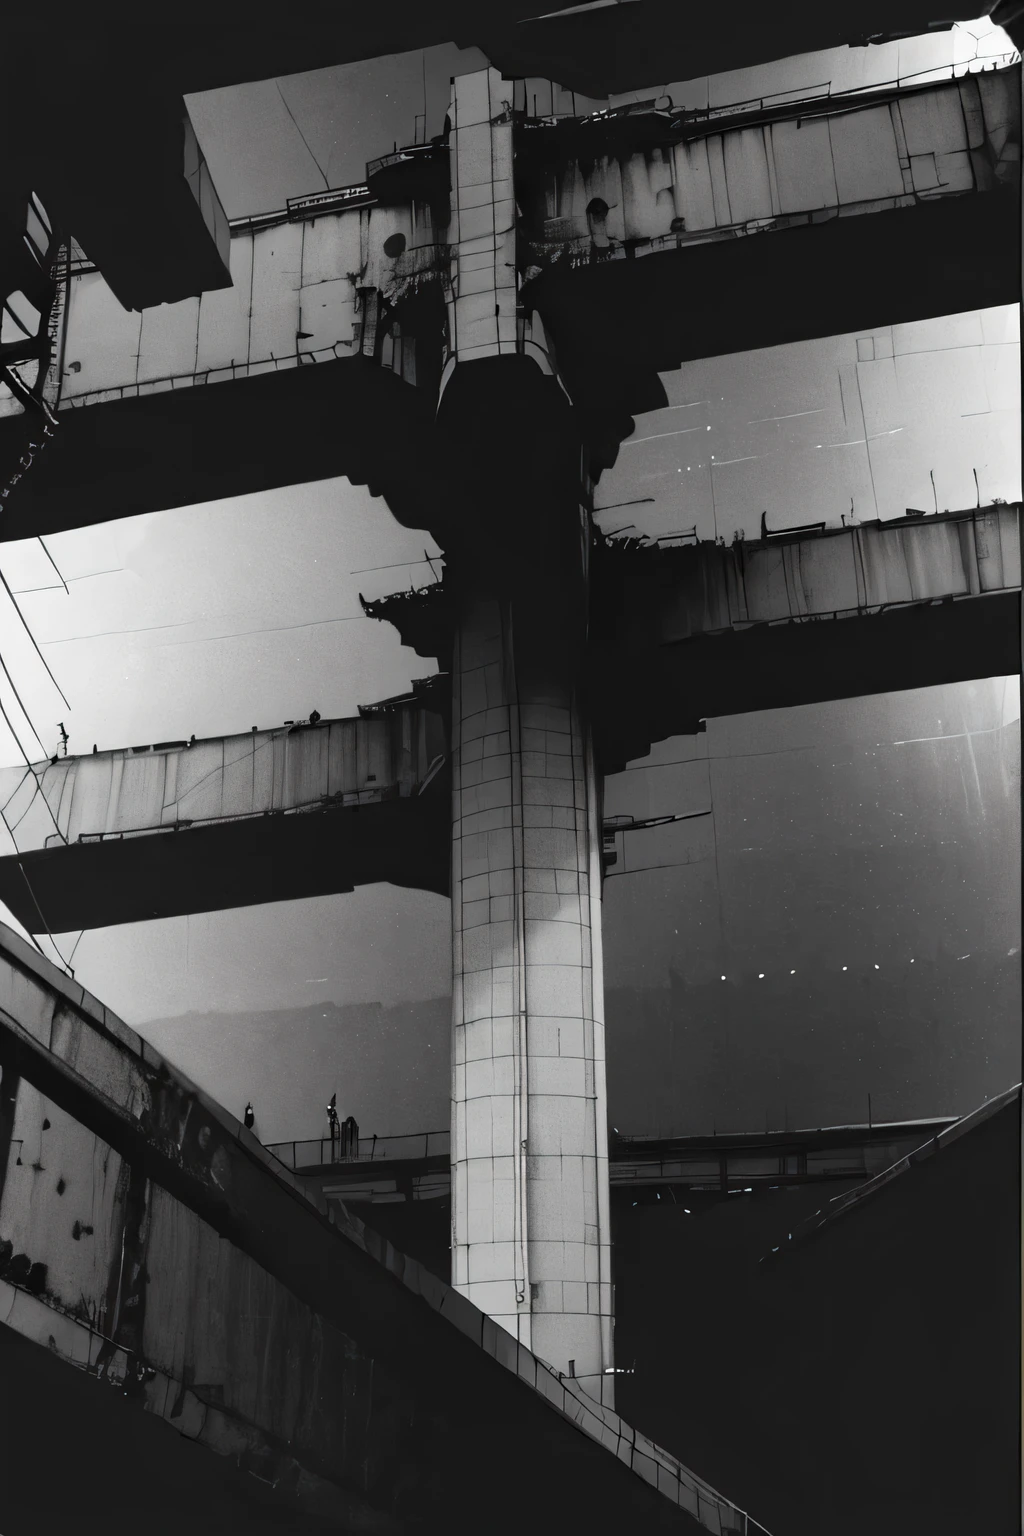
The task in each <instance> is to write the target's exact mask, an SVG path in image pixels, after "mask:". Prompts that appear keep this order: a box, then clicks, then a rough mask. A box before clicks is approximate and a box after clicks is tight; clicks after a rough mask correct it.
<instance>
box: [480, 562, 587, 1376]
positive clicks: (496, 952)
mask: <svg viewBox="0 0 1024 1536" xmlns="http://www.w3.org/2000/svg"><path fill="white" fill-rule="evenodd" d="M547 595H549V594H545V597H546V596H547ZM548 606H549V605H548V603H547V602H546V601H545V600H544V599H543V598H542V597H541V595H540V593H539V592H535V594H534V597H533V600H532V601H531V600H530V599H529V598H521V599H515V598H512V597H510V596H508V595H505V596H486V595H484V596H477V595H473V594H469V595H467V596H466V597H465V598H464V599H463V600H462V601H461V603H460V614H459V622H458V628H457V638H456V644H455V659H454V666H453V717H452V736H453V741H452V762H453V770H454V787H453V815H452V924H453V971H454V980H453V1040H452V1269H453V1274H452V1281H453V1284H454V1285H455V1287H456V1288H457V1289H458V1290H460V1291H461V1292H462V1293H463V1294H464V1295H465V1296H467V1297H468V1298H469V1299H470V1300H471V1301H472V1302H474V1304H475V1305H477V1306H478V1307H480V1308H481V1310H482V1311H484V1312H486V1313H487V1314H488V1315H489V1316H491V1317H492V1318H494V1319H495V1321H496V1322H498V1323H500V1324H501V1326H502V1327H504V1328H506V1329H507V1330H508V1331H509V1332H510V1333H512V1334H513V1335H515V1336H516V1337H518V1338H519V1339H520V1340H521V1341H522V1342H523V1343H524V1344H526V1345H527V1346H528V1347H529V1348H530V1349H532V1350H533V1351H534V1353H536V1354H537V1355H539V1356H540V1357H541V1358H542V1359H544V1360H546V1361H548V1363H549V1364H550V1365H552V1366H554V1367H555V1368H556V1369H558V1370H560V1371H564V1372H566V1373H569V1372H570V1371H573V1372H574V1373H575V1375H576V1376H577V1377H578V1378H580V1379H581V1381H582V1384H583V1385H584V1387H585V1390H587V1391H588V1392H589V1393H590V1394H591V1395H592V1396H594V1397H596V1398H598V1399H599V1400H602V1401H604V1402H605V1403H608V1404H609V1405H610V1404H611V1402H612V1384H613V1381H614V1377H613V1376H612V1375H610V1374H609V1375H605V1374H604V1371H605V1368H606V1367H610V1366H611V1364H612V1297H611V1250H610V1232H609V1195H608V1145H607V1114H606V1095H605V1054H604V1010H603V978H602V953H601V865H600V848H601V842H600V825H599V817H600V809H599V803H598V793H597V782H596V779H595V773H594V767H593V759H592V755H591V750H590V742H589V732H588V730H587V727H586V723H585V719H584V716H583V713H582V711H581V708H580V702H579V698H578V695H577V692H576V686H575V675H574V663H573V661H572V659H571V647H570V648H569V649H568V650H565V649H562V648H560V647H559V646H558V645H557V644H556V643H551V644H549V643H548V642H547V637H546V636H545V635H544V633H542V632H541V629H539V628H538V626H542V625H543V622H544V621H543V617H542V615H541V613H540V611H539V610H542V609H544V608H547V607H548ZM524 658H525V662H524Z"/></svg>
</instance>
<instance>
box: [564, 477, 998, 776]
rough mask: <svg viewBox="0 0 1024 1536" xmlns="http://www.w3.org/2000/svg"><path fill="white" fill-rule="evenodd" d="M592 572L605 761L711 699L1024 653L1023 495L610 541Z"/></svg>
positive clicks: (606, 765) (732, 710) (947, 673)
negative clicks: (811, 529)
mask: <svg viewBox="0 0 1024 1536" xmlns="http://www.w3.org/2000/svg"><path fill="white" fill-rule="evenodd" d="M593 584H594V591H595V593H599V594H600V602H599V603H598V604H597V605H596V606H595V610H594V611H595V624H594V629H593V637H592V639H593V645H592V651H591V656H590V667H591V689H590V692H591V701H592V704H591V707H592V719H593V729H594V736H595V742H596V749H597V752H598V758H599V761H600V763H601V766H602V769H603V771H604V772H605V773H614V772H616V771H618V770H619V769H621V768H622V767H624V766H625V764H626V763H627V762H628V761H630V760H631V759H633V758H637V757H643V756H645V755H646V753H647V752H648V751H649V750H650V747H651V744H652V743H653V742H655V741H660V740H664V739H665V738H667V737H668V736H672V735H676V734H679V733H682V732H687V731H695V730H697V729H698V728H699V722H700V721H701V719H707V718H710V717H711V716H713V715H727V714H739V713H742V712H744V711H746V710H752V709H753V710H756V709H771V708H779V707H782V706H785V705H791V704H805V703H813V702H817V701H820V700H824V699H835V698H851V697H859V696H861V695H863V694H869V693H882V692H890V691H892V690H894V689H900V688H923V687H929V686H933V685H935V684H938V683H944V682H957V681H968V680H970V679H972V678H977V677H997V676H1002V675H1009V674H1012V673H1014V672H1017V671H1019V669H1020V598H1019V594H1020V509H1019V507H1002V506H1000V507H987V508H982V509H979V510H978V511H977V512H964V513H951V514H948V515H947V514H940V515H938V516H935V515H930V516H927V517H920V518H917V517H915V518H901V519H899V520H896V521H893V522H889V523H875V524H871V525H863V526H861V527H857V528H853V529H847V530H840V529H835V530H827V531H825V532H823V533H820V534H819V533H809V534H808V533H804V534H802V535H791V536H787V537H785V538H778V539H772V538H769V539H762V540H757V541H754V540H748V541H739V542H737V543H734V544H732V545H730V546H727V547H722V546H717V545H713V544H700V545H697V546H684V547H675V548H669V547H656V546H648V547H639V546H637V545H636V544H633V545H631V546H629V545H618V546H616V545H613V544H609V545H605V546H602V547H599V548H598V549H597V550H596V551H595V557H594V577H593ZM808 626H813V628H808ZM812 636H813V643H809V641H810V639H811V637H812Z"/></svg>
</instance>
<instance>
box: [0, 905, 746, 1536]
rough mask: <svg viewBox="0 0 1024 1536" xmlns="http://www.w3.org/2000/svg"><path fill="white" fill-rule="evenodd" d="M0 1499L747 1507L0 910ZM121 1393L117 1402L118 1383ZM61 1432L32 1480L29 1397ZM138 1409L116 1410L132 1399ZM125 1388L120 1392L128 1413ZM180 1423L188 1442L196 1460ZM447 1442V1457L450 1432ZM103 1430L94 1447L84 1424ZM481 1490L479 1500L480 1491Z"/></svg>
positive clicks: (692, 1516) (154, 1526) (311, 1509)
mask: <svg viewBox="0 0 1024 1536" xmlns="http://www.w3.org/2000/svg"><path fill="white" fill-rule="evenodd" d="M0 1074H2V1075H0V1304H2V1307H3V1318H4V1321H3V1324H2V1325H0V1361H2V1370H3V1379H4V1414H5V1418H4V1428H5V1436H4V1443H5V1473H4V1521H5V1526H6V1529H7V1530H8V1531H9V1532H12V1533H13V1536H17V1533H18V1532H19V1531H22V1530H27V1529H29V1528H36V1529H47V1530H49V1529H56V1528H57V1527H58V1525H59V1524H62V1523H64V1521H65V1520H66V1519H71V1520H72V1521H75V1522H76V1523H77V1524H78V1525H79V1528H85V1529H93V1528H98V1527H95V1526H94V1524H93V1522H92V1520H91V1519H86V1516H87V1515H88V1514H89V1512H90V1511H91V1510H92V1509H94V1508H95V1507H96V1506H95V1504H94V1503H93V1502H92V1500H91V1497H90V1495H89V1492H88V1489H87V1488H86V1487H85V1486H84V1485H83V1481H82V1479H83V1478H84V1477H85V1476H86V1474H87V1469H88V1468H89V1467H90V1465H92V1466H93V1470H94V1466H95V1464H94V1462H92V1460H91V1458H93V1457H96V1456H99V1458H100V1460H101V1461H102V1459H103V1456H104V1454H106V1455H108V1456H109V1441H110V1437H111V1436H113V1437H115V1438H116V1439H117V1442H118V1444H119V1447H120V1451H119V1455H120V1457H121V1458H122V1459H123V1460H124V1462H125V1465H124V1466H123V1467H122V1468H121V1470H120V1471H119V1472H118V1475H117V1476H114V1477H111V1479H110V1485H109V1487H106V1488H105V1489H104V1492H103V1497H102V1506H103V1510H104V1520H105V1521H107V1522H109V1521H110V1520H113V1521H115V1523H119V1522H121V1521H124V1520H127V1519H138V1518H139V1514H140V1510H142V1509H145V1511H146V1515H145V1518H146V1525H147V1528H148V1529H150V1530H153V1531H155V1532H158V1533H160V1536H164V1533H167V1536H170V1533H171V1532H172V1531H175V1530H180V1529H181V1528H182V1526H183V1525H184V1526H187V1528H188V1529H190V1530H198V1531H202V1532H211V1533H212V1532H213V1531H215V1530H218V1529H220V1530H223V1529H225V1528H228V1529H245V1530H247V1531H249V1530H263V1529H280V1528H281V1523H282V1522H283V1521H285V1520H288V1519H289V1516H290V1519H291V1521H296V1520H299V1519H300V1518H301V1519H302V1529H304V1530H305V1529H309V1530H311V1531H315V1530H323V1531H325V1532H326V1531H327V1530H337V1529H339V1528H340V1529H345V1530H352V1531H368V1532H380V1533H382V1536H386V1533H396V1536H397V1533H399V1532H405V1533H417V1532H422V1533H423V1536H427V1533H428V1532H431V1531H435V1530H437V1529H438V1528H439V1526H440V1525H442V1524H444V1525H446V1526H448V1527H450V1528H451V1529H454V1530H471V1529H474V1528H475V1527H476V1524H477V1522H478V1520H479V1512H480V1510H481V1509H486V1510H488V1511H489V1513H488V1516H487V1520H488V1529H489V1530H494V1531H497V1532H508V1533H510V1536H511V1533H512V1532H514V1531H517V1530H521V1529H522V1526H523V1524H524V1523H525V1522H527V1521H528V1522H529V1523H530V1525H531V1527H532V1528H533V1529H535V1530H537V1531H539V1532H543V1533H550V1536H555V1533H556V1532H557V1531H560V1530H564V1529H565V1527H566V1525H567V1524H568V1523H571V1522H573V1521H576V1520H579V1519H581V1518H588V1516H587V1511H588V1510H590V1511H591V1513H590V1515H589V1518H590V1519H591V1520H592V1521H604V1522H607V1521H613V1522H614V1523H615V1524H616V1526H621V1528H622V1529H628V1528H631V1522H632V1523H633V1524H635V1523H636V1522H637V1521H639V1522H641V1524H642V1527H643V1529H644V1530H645V1531H646V1530H650V1531H666V1532H668V1531H679V1532H685V1531H693V1532H697V1531H700V1530H704V1531H711V1532H714V1533H715V1536H720V1533H723V1532H730V1533H731V1532H737V1533H739V1532H742V1533H749V1536H754V1533H755V1532H759V1531H761V1529H762V1528H761V1527H760V1526H759V1525H758V1524H757V1522H756V1521H754V1520H751V1519H749V1518H748V1517H747V1515H746V1514H745V1513H744V1512H743V1511H742V1510H740V1509H737V1508H736V1507H735V1506H734V1505H732V1504H731V1503H730V1502H729V1500H728V1499H726V1498H723V1497H722V1495H720V1494H718V1493H717V1492H716V1491H715V1490H714V1489H712V1488H710V1487H709V1486H708V1485H707V1484H706V1483H704V1482H703V1481H702V1480H701V1479H700V1478H698V1477H696V1476H694V1474H692V1473H691V1472H689V1471H688V1470H687V1469H686V1468H685V1467H683V1466H682V1465H681V1464H680V1463H679V1462H678V1461H677V1460H676V1459H675V1458H674V1457H672V1456H670V1455H668V1454H667V1453H666V1452H664V1451H662V1450H661V1449H660V1448H659V1447H657V1446H655V1445H654V1444H653V1443H652V1442H650V1441H649V1440H647V1439H646V1437H645V1436H643V1435H640V1434H637V1433H635V1432H634V1431H633V1430H632V1429H630V1428H628V1426H626V1425H624V1424H623V1423H622V1421H621V1420H620V1419H619V1417H618V1415H617V1414H615V1413H614V1412H613V1411H612V1409H611V1408H609V1407H602V1406H601V1405H600V1404H599V1403H597V1402H595V1401H594V1400H593V1398H592V1397H589V1396H587V1395H586V1394H585V1393H584V1392H582V1391H581V1390H580V1388H579V1384H578V1383H577V1382H576V1381H573V1380H572V1379H570V1378H567V1377H565V1376H564V1375H562V1374H561V1373H559V1372H557V1371H555V1370H553V1369H551V1368H550V1367H548V1366H547V1365H546V1364H544V1363H543V1362H542V1361H541V1360H538V1359H537V1358H536V1357H535V1356H534V1355H532V1354H531V1353H530V1352H529V1351H528V1350H527V1349H526V1348H525V1347H523V1346H522V1345H520V1344H518V1343H517V1342H516V1340H514V1339H513V1338H511V1337H510V1336H509V1335H508V1334H507V1333H506V1332H505V1331H504V1330H503V1329H501V1328H498V1327H496V1326H495V1324H494V1323H493V1322H491V1321H490V1320H489V1319H488V1318H486V1317H485V1316H484V1315H483V1314H482V1313H481V1312H479V1311H478V1310H477V1309H476V1307H474V1306H472V1305H471V1304H470V1303H469V1302H468V1301H467V1300H466V1299H465V1298H464V1297H462V1296H459V1295H457V1294H456V1292H455V1291H453V1290H452V1289H450V1288H449V1286H447V1285H446V1284H444V1283H443V1282H442V1281H440V1280H438V1279H437V1278H436V1277H435V1276H434V1275H432V1274H431V1273H430V1272H429V1271H428V1270H426V1269H424V1268H423V1267H422V1266H421V1265H420V1264H418V1263H416V1262H415V1261H414V1260H412V1259H409V1258H406V1257H405V1256H404V1255H403V1254H401V1253H398V1252H396V1251H395V1250H394V1248H393V1247H392V1246H391V1244H390V1243H388V1242H386V1241H384V1240H383V1239H381V1238H380V1237H378V1236H377V1234H376V1233H374V1232H372V1231H371V1230H369V1229H368V1228H365V1227H364V1226H363V1225H362V1223H361V1222H360V1221H359V1220H358V1219H357V1218H356V1217H355V1216H353V1215H350V1214H349V1213H348V1212H347V1211H346V1210H345V1209H344V1208H341V1207H338V1206H329V1205H328V1203H327V1201H326V1200H325V1199H324V1197H323V1196H322V1195H319V1194H318V1193H317V1192H316V1191H313V1190H311V1189H308V1188H306V1187H305V1186H303V1184H302V1183H301V1182H300V1181H299V1180H297V1179H296V1178H295V1177H294V1175H292V1174H290V1173H289V1172H288V1171H287V1170H286V1169H285V1168H284V1167H282V1165H281V1164H280V1163H278V1162H277V1161H276V1159H274V1158H273V1157H272V1156H271V1155H270V1153H268V1152H267V1151H265V1150H264V1149H263V1147H261V1146H260V1144H259V1143H258V1142H257V1141H256V1139H255V1137H254V1136H252V1135H251V1134H250V1133H249V1132H248V1131H246V1130H245V1129H244V1127H242V1126H241V1125H239V1124H238V1122H237V1121H235V1120H233V1119H232V1117H231V1116H230V1115H228V1114H227V1113H226V1111H224V1110H223V1109H221V1107H220V1106H219V1105H217V1104H214V1103H213V1102H212V1101H211V1100H210V1099H209V1098H207V1096H206V1095H205V1094H204V1093H203V1092H202V1091H201V1090H200V1089H199V1088H197V1087H196V1086H195V1085H194V1084H193V1083H191V1082H189V1081H188V1079H187V1078H185V1077H183V1076H182V1075H181V1073H179V1072H178V1071H176V1070H175V1069H174V1068H173V1067H171V1066H170V1065H169V1063H167V1062H166V1061H164V1060H162V1059H161V1057H159V1056H158V1055H157V1053H156V1052H155V1051H153V1050H152V1049H151V1048H150V1047H149V1046H148V1045H146V1044H145V1043H144V1042H143V1041H142V1040H140V1039H139V1037H138V1036H137V1035H135V1034H134V1033H133V1032H132V1031H131V1030H130V1029H128V1028H127V1027H126V1026H125V1025H124V1024H123V1023H122V1022H121V1020H120V1019H118V1018H116V1017H115V1016H114V1015H113V1014H112V1013H111V1012H110V1011H109V1010H108V1009H106V1008H104V1007H103V1005H102V1004H101V1003H98V1002H97V1001H96V999H95V998H92V997H90V996H89V994H88V993H86V992H84V991H83V990H82V988H81V987H80V986H78V985H76V984H75V983H74V982H72V981H70V980H69V979H68V978H67V977H66V976H64V975H63V974H62V973H61V972H60V971H59V970H57V968H56V967H54V966H53V965H51V964H49V963H48V962H47V961H45V960H42V959H41V958H40V957H39V956H38V955H37V954H35V953H34V951H33V950H32V949H31V948H30V947H29V946H28V945H27V944H25V943H24V942H23V941H22V940H21V939H19V938H18V937H17V936H16V935H15V934H13V933H12V932H11V931H10V930H9V929H6V928H0ZM126 1400H127V1401H126ZM37 1407H38V1408H39V1411H41V1412H44V1413H45V1420H46V1424H47V1433H48V1434H49V1435H51V1436H52V1437H53V1438H54V1440H55V1441H56V1443H57V1444H59V1445H60V1446H61V1447H62V1452H61V1456H62V1474H61V1476H59V1477H47V1478H40V1475H39V1458H38V1434H39V1428H38V1424H39V1420H38V1417H37V1413H36V1409H37ZM140 1409H141V1410H143V1412H142V1413H140V1412H139V1411H138V1410H140ZM132 1410H134V1411H132ZM189 1442H192V1444H193V1445H197V1446H202V1447H205V1448H206V1450H207V1451H209V1452H213V1453H215V1458H216V1459H217V1462H216V1465H215V1466H214V1465H212V1463H211V1462H196V1461H195V1460H194V1459H193V1458H192V1456H191V1447H190V1446H189ZM456 1445H458V1446H459V1452H458V1454H455V1453H454V1447H455V1446H456ZM104 1446H106V1451H105V1452H104V1450H103V1447H104ZM496 1489H500V1490H501V1497H500V1498H495V1490H496Z"/></svg>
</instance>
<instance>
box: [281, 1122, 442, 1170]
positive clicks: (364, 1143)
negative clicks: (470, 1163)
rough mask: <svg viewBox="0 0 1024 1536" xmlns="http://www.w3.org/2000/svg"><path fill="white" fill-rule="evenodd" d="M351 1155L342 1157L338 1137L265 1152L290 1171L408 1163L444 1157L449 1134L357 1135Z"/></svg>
mask: <svg viewBox="0 0 1024 1536" xmlns="http://www.w3.org/2000/svg"><path fill="white" fill-rule="evenodd" d="M357 1145H358V1151H357V1152H356V1154H355V1155H354V1156H352V1155H351V1154H348V1155H344V1156H343V1155H342V1143H341V1140H340V1138H339V1137H337V1136H335V1137H334V1138H333V1139H332V1138H331V1137H329V1136H320V1137H313V1138H310V1139H309V1140H306V1141H276V1142H271V1143H269V1144H268V1146H267V1149H266V1150H267V1151H268V1152H270V1153H272V1154H273V1156H274V1157H276V1158H277V1160H278V1162H279V1163H283V1164H284V1166H285V1167H286V1168H290V1169H291V1170H292V1171H293V1172H294V1171H295V1170H296V1169H297V1168H331V1167H334V1166H335V1165H337V1164H339V1163H349V1164H350V1163H379V1162H385V1161H388V1162H406V1161H409V1162H412V1161H419V1159H421V1158H426V1157H447V1156H448V1155H449V1153H450V1151H451V1132H450V1131H420V1132H416V1133H413V1134H411V1135H407V1136H360V1137H359V1140H358V1143H357Z"/></svg>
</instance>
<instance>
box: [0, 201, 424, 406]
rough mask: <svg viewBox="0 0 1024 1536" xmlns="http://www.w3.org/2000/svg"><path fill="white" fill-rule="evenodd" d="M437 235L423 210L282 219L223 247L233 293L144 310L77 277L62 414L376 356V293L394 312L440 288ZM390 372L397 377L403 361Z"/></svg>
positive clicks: (90, 277)
mask: <svg viewBox="0 0 1024 1536" xmlns="http://www.w3.org/2000/svg"><path fill="white" fill-rule="evenodd" d="M227 233H228V231H227V226H226V225H225V236H227ZM395 236H399V237H400V241H399V242H397V243H400V245H401V250H398V251H396V253H395V254H394V255H388V254H387V252H386V250H385V244H386V243H388V242H391V241H392V237H395ZM437 239H438V235H437V231H436V230H435V228H434V226H433V223H432V221H431V218H430V213H429V208H428V206H427V205H426V204H424V203H420V202H412V201H410V202H407V203H406V204H404V205H403V206H399V207H380V206H378V205H376V204H373V205H368V206H365V207H362V208H356V209H354V210H352V211H340V212H337V211H332V212H328V213H324V214H320V215H319V216H318V217H316V218H312V219H306V220H300V219H296V220H294V221H291V220H289V219H288V218H287V216H286V215H284V214H282V215H280V216H279V218H278V220H277V222H275V223H270V224H269V225H268V226H265V227H261V228H258V229H248V228H245V227H243V228H239V229H235V230H233V231H232V232H231V237H230V242H228V240H227V239H225V259H226V260H228V259H229V260H230V267H231V271H230V279H231V285H230V286H229V287H225V288H223V289H221V290H218V291H215V292H210V293H204V294H202V295H201V296H197V297H194V298H188V299H182V300H180V301H179V302H178V303H176V304H165V305H161V306H160V307H159V308H157V309H151V310H145V311H143V312H141V313H140V312H138V311H133V310H126V309H124V308H123V307H122V305H121V304H120V303H119V302H118V300H117V298H116V297H115V296H114V294H113V293H112V292H111V291H110V288H109V287H108V286H107V284H106V282H105V281H104V279H103V276H102V274H101V273H100V272H98V271H85V272H83V273H81V274H80V275H74V276H72V277H71V280H70V284H69V287H68V293H67V301H66V302H67V314H66V320H65V323H66V333H65V336H64V375H63V377H62V379H61V387H60V410H61V413H62V414H66V413H67V412H69V411H73V410H81V409H84V408H85V407H86V406H95V405H99V404H103V403H104V402H105V401H111V400H133V399H137V398H140V397H142V398H145V397H146V396H149V395H154V394H161V393H166V392H169V391H171V390H173V389H187V388H190V387H192V386H196V387H199V386H203V385H215V384H220V383H225V382H231V381H237V380H240V379H248V378H257V377H259V376H260V375H261V374H265V373H275V372H277V373H281V372H286V371H287V370H288V369H291V368H299V367H304V366H309V365H312V364H314V363H322V362H330V361H333V360H335V359H338V358H351V357H357V356H359V355H360V354H361V353H365V352H366V351H367V348H368V350H369V355H370V356H371V357H372V356H373V354H374V334H372V333H374V332H375V327H376V315H377V303H378V295H379V296H380V299H381V300H382V301H383V303H384V304H385V305H387V306H390V307H391V308H392V309H397V308H398V307H399V306H400V305H401V303H402V301H403V299H404V298H405V297H406V296H408V295H409V294H410V293H412V292H413V291H415V290H417V289H419V288H420V287H423V286H424V285H426V284H428V283H430V282H435V283H438V284H439V283H440V282H441V280H442V277H443V276H444V266H443V264H442V263H443V259H444V254H445V253H444V252H443V251H442V250H440V249H439V248H438V246H437V243H436V242H437ZM229 244H230V254H229V251H228V245H229ZM364 343H366V345H365V346H364ZM393 362H394V358H393V356H392V363H393ZM395 371H396V372H398V373H402V368H401V365H400V364H399V366H398V368H397V369H395ZM434 382H435V383H436V380H435V381H434ZM5 414H18V408H17V407H16V404H15V402H14V401H13V400H11V399H7V400H2V399H0V415H5Z"/></svg>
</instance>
